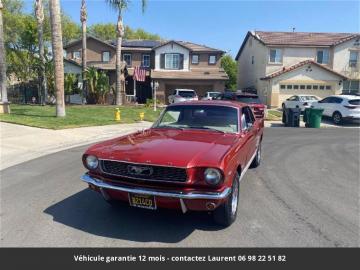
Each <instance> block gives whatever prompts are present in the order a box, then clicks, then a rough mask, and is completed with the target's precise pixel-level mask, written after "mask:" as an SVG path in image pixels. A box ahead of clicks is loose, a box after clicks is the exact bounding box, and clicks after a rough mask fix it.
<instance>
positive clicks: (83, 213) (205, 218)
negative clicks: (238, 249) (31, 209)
mask: <svg viewBox="0 0 360 270" xmlns="http://www.w3.org/2000/svg"><path fill="white" fill-rule="evenodd" d="M44 212H45V213H46V214H49V215H51V216H53V219H54V221H56V222H59V223H62V224H64V225H66V226H70V227H73V228H75V229H78V230H82V231H84V232H87V233H91V234H94V235H99V236H103V237H110V238H115V239H123V240H129V241H137V242H152V241H155V242H163V243H177V242H180V241H181V240H183V239H185V238H186V237H187V236H188V235H190V234H191V233H192V232H193V231H195V230H197V229H200V230H207V231H216V230H220V229H221V228H220V227H218V226H216V225H215V224H213V223H212V218H211V216H210V215H209V214H207V213H197V212H192V213H191V212H188V213H186V214H185V215H184V214H182V213H181V212H180V211H172V210H164V209H158V210H156V211H152V210H145V209H140V208H133V207H130V206H128V205H126V204H125V203H124V204H119V205H117V206H115V207H114V206H110V205H108V204H107V203H106V202H105V201H104V200H103V199H102V197H101V196H100V195H99V194H97V193H95V192H94V191H92V190H89V189H85V190H83V191H80V192H78V193H76V194H74V195H72V196H70V197H68V198H66V199H64V200H62V201H60V202H58V203H56V204H54V205H52V206H50V207H48V208H47V209H45V211H44Z"/></svg>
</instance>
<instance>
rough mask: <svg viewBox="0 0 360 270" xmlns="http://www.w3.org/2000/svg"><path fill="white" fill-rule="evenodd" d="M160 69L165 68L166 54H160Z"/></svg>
mask: <svg viewBox="0 0 360 270" xmlns="http://www.w3.org/2000/svg"><path fill="white" fill-rule="evenodd" d="M160 68H161V69H164V68H165V54H164V53H162V54H160Z"/></svg>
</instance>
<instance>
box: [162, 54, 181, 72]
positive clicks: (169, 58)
mask: <svg viewBox="0 0 360 270" xmlns="http://www.w3.org/2000/svg"><path fill="white" fill-rule="evenodd" d="M176 58H177V60H176ZM179 67H180V54H178V53H166V54H165V69H179Z"/></svg>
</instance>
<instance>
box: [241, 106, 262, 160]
mask: <svg viewBox="0 0 360 270" xmlns="http://www.w3.org/2000/svg"><path fill="white" fill-rule="evenodd" d="M241 117H242V118H241V129H242V132H243V136H244V139H246V142H245V147H244V149H246V164H247V165H248V164H249V162H250V159H251V158H252V156H253V155H254V154H255V151H256V148H257V144H258V142H257V137H256V135H257V133H258V129H259V126H258V122H256V121H255V117H254V115H253V112H252V110H251V108H250V107H248V106H246V107H243V108H242V116H241Z"/></svg>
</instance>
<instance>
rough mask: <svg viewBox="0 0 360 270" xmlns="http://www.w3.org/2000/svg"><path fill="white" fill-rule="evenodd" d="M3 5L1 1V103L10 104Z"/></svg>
mask: <svg viewBox="0 0 360 270" xmlns="http://www.w3.org/2000/svg"><path fill="white" fill-rule="evenodd" d="M2 12H3V4H2V1H1V0H0V88H1V102H2V103H8V97H7V89H6V62H5V61H6V52H5V45H4V29H3V28H4V27H3V18H2Z"/></svg>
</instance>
